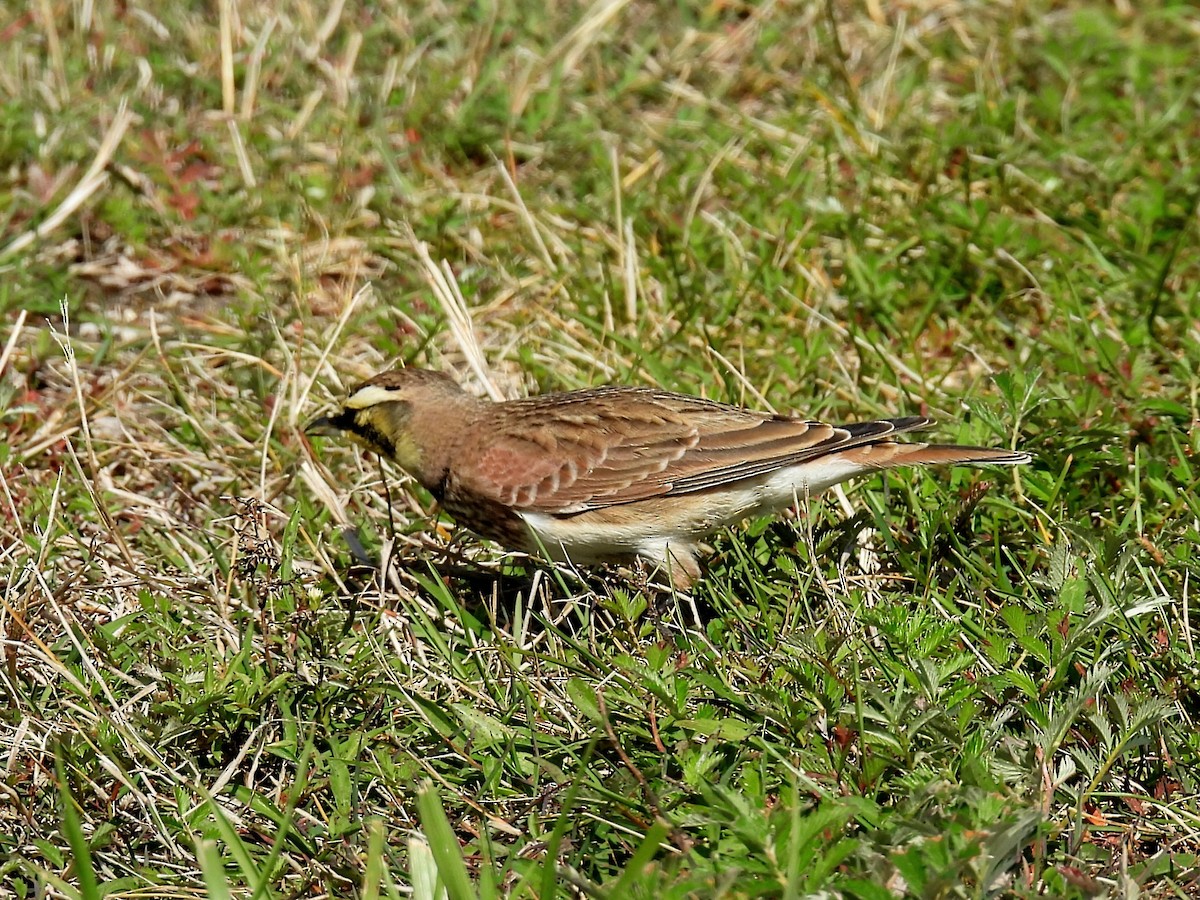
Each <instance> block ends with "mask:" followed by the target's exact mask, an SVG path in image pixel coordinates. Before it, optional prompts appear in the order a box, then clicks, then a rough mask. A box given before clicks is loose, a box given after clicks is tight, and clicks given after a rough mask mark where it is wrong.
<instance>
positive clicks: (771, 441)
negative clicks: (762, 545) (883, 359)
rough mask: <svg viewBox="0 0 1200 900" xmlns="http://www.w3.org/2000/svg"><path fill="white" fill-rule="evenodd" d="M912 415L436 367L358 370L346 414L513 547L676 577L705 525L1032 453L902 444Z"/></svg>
mask: <svg viewBox="0 0 1200 900" xmlns="http://www.w3.org/2000/svg"><path fill="white" fill-rule="evenodd" d="M932 424H933V420H932V419H927V418H925V417H923V416H906V417H902V418H897V419H882V420H879V421H875V422H858V423H854V424H851V425H840V426H834V425H827V424H825V423H823V422H816V421H812V420H809V419H802V418H798V417H795V416H786V415H772V414H770V413H763V412H756V411H754V410H750V409H742V408H740V407H736V406H729V405H726V404H724V403H714V402H712V401H710V400H701V399H699V398H697V397H688V396H685V395H682V394H673V393H668V392H667V391H660V390H654V389H652V388H640V387H601V388H595V389H592V390H583V391H571V392H568V393H562V394H544V395H542V396H538V397H530V398H528V399H526V400H512V401H508V402H504V403H493V402H491V401H488V400H482V399H479V398H477V397H474V396H472V395H471V394H468V393H467V392H466V391H464V390H463V389H462V388H461V387H459V386H458V384H456V383H455V382H454V381H453V380H452V379H450V378H449V377H447V376H446V375H443V374H441V373H438V372H431V371H428V370H425V369H397V370H395V371H391V372H385V373H383V374H381V375H377V376H375V377H374V378H372V379H370V380H369V381H367V382H364V383H363V384H361V385H359V386H358V387H357V388H355V389H354V391H353V392H351V394H350V396H349V397H348V398H347V399H346V401H345V403H344V405H343V407H342V409H341V411H340V412H338V413H337V414H336V415H333V416H328V417H322V418H320V419H317V420H316V421H314V422H313V423H311V424H310V425H309V426H308V429H307V431H308V432H309V433H310V434H313V433H325V434H330V433H339V432H344V433H345V434H346V435H347V436H348V437H350V438H351V439H352V440H354V441H356V442H357V443H359V444H361V445H362V446H364V447H366V448H367V449H369V450H373V451H374V452H376V453H378V454H381V455H382V456H386V457H388V458H389V459H392V460H394V461H395V462H396V463H398V464H399V465H400V467H401V468H403V469H404V470H406V471H407V472H408V473H409V474H410V475H412V476H413V477H414V478H415V479H416V480H417V482H418V483H420V484H421V486H422V487H424V488H425V489H426V490H428V491H429V492H430V493H431V494H432V495H433V496H434V498H435V499H437V500H438V501H439V502H440V503H441V505H442V507H443V508H444V509H445V510H446V511H447V512H449V513H450V514H451V515H452V516H454V518H455V519H456V520H457V521H458V522H459V524H461V525H465V526H467V527H469V528H470V529H471V530H473V531H475V532H476V533H478V534H480V535H483V536H484V537H487V538H491V539H492V540H495V541H497V542H498V543H500V544H502V545H504V546H505V547H509V548H513V549H519V550H524V551H527V552H531V553H538V552H544V553H547V554H549V555H550V556H551V557H552V558H554V559H558V560H569V561H571V562H573V563H579V564H585V565H586V564H589V563H598V562H629V561H631V560H634V559H636V558H639V557H640V558H641V559H643V560H645V561H647V562H649V563H651V564H652V565H654V566H658V567H662V568H663V569H665V570H666V571H667V572H668V573H669V576H670V578H671V581H672V583H673V584H674V586H675V587H677V588H680V589H684V588H687V587H689V586H690V585H691V584H692V583H693V582H694V581H695V580H696V579H697V578H698V577H699V575H700V565H699V563H698V561H697V553H698V551H699V550H700V548H701V543H700V542H701V540H702V538H703V537H704V536H705V535H708V534H710V533H711V532H713V531H715V530H717V529H718V528H720V527H722V526H725V525H731V524H734V523H737V522H740V521H742V520H743V519H746V518H748V517H751V516H759V515H766V514H770V513H775V512H779V511H781V510H783V509H785V508H787V507H789V506H791V505H792V504H793V503H795V501H796V499H797V498H803V497H807V496H813V495H816V494H818V493H820V492H821V491H823V490H825V489H826V488H829V487H831V486H833V485H835V484H838V483H839V482H842V481H845V480H846V479H848V478H853V477H854V476H855V475H859V474H861V473H864V472H873V471H875V470H877V469H887V468H891V467H893V466H917V465H931V464H951V465H962V464H966V465H977V464H988V465H1019V464H1022V463H1027V462H1029V460H1030V456H1029V454H1028V453H1021V452H1017V451H1010V450H992V449H988V448H985V447H961V446H956V445H952V444H923V443H903V442H899V441H896V440H895V437H896V436H897V435H900V434H904V433H906V432H909V431H917V430H919V429H922V428H928V427H929V426H930V425H932Z"/></svg>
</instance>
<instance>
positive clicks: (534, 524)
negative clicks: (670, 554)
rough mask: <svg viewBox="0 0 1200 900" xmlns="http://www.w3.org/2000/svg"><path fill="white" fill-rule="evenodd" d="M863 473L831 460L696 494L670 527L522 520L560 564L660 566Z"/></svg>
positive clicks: (526, 515) (642, 520)
mask: <svg viewBox="0 0 1200 900" xmlns="http://www.w3.org/2000/svg"><path fill="white" fill-rule="evenodd" d="M863 471H865V469H864V467H863V466H862V465H861V464H859V463H855V462H851V461H849V460H846V459H844V458H842V457H840V456H838V455H837V454H836V453H835V454H831V455H829V456H827V457H824V458H822V459H819V460H814V461H812V462H807V463H803V464H801V465H798V466H791V467H789V468H786V469H780V470H779V471H777V472H772V473H770V474H768V475H762V476H760V477H758V478H754V479H748V480H747V481H745V482H743V483H742V484H740V485H737V486H736V487H735V486H732V485H731V486H727V487H726V488H724V489H723V490H720V491H708V492H704V491H700V492H697V493H695V494H692V495H690V497H689V499H691V500H692V502H693V505H692V506H691V508H690V509H688V510H687V513H686V514H685V515H681V516H680V517H679V518H675V519H672V520H670V521H666V520H663V519H659V518H655V517H653V516H650V515H646V516H642V517H633V516H617V517H615V518H617V521H615V522H614V521H609V522H602V521H596V518H597V517H596V516H595V515H594V514H589V513H583V514H581V515H577V516H569V517H559V516H555V515H550V514H547V513H538V512H531V511H529V510H523V511H520V512H519V515H520V516H521V519H522V520H523V521H524V522H525V525H526V527H527V528H528V529H529V531H530V533H531V535H532V536H533V537H532V539H531V547H530V549H534V550H536V549H538V545H539V544H540V545H541V547H544V548H545V551H546V553H548V554H549V555H550V556H551V557H553V558H555V559H559V560H570V561H571V562H575V563H579V564H582V565H587V564H589V563H595V562H603V561H605V560H610V559H612V558H613V557H617V556H623V555H633V554H637V555H639V556H642V557H645V558H647V559H652V560H657V561H660V562H661V561H663V560H665V559H666V555H667V548H668V547H674V548H675V549H677V550H683V551H686V552H693V551H694V550H695V548H696V545H697V543H698V542H699V541H700V539H701V538H703V537H704V536H705V535H708V534H711V533H712V532H713V531H716V530H717V529H718V528H721V527H723V526H725V525H735V524H737V523H738V522H741V521H742V520H743V519H747V518H752V517H754V516H766V515H770V514H772V513H776V512H779V511H780V510H783V509H787V508H788V507H789V506H792V505H794V504H795V502H796V501H797V500H803V499H804V498H805V497H813V496H816V495H817V494H819V493H821V492H822V491H824V490H826V489H828V488H830V487H832V486H833V485H835V484H838V483H839V482H842V481H845V480H846V479H847V478H852V477H854V476H855V475H858V474H861V473H862V472H863ZM678 512H680V513H682V512H683V511H682V510H679V511H678Z"/></svg>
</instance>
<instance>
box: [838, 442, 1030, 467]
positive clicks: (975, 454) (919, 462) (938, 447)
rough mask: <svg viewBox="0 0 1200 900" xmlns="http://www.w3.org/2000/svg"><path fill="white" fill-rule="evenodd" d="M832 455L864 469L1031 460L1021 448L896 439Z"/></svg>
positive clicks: (1018, 463) (1022, 463)
mask: <svg viewBox="0 0 1200 900" xmlns="http://www.w3.org/2000/svg"><path fill="white" fill-rule="evenodd" d="M835 455H836V456H837V457H839V458H840V459H843V460H845V461H846V462H848V463H852V464H856V465H860V466H862V467H863V468H864V469H891V468H894V467H896V466H964V465H965V466H971V465H983V466H1022V465H1025V464H1026V463H1028V462H1031V461H1032V460H1033V457H1032V456H1030V455H1029V454H1028V453H1025V452H1023V451H1020V450H997V449H995V448H991V447H964V446H959V445H957V444H901V443H897V442H895V441H878V442H876V443H873V444H864V445H862V446H859V447H852V448H850V449H848V450H843V451H841V452H840V453H837V454H835Z"/></svg>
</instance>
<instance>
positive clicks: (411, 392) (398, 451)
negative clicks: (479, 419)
mask: <svg viewBox="0 0 1200 900" xmlns="http://www.w3.org/2000/svg"><path fill="white" fill-rule="evenodd" d="M464 402H466V403H475V402H478V401H475V400H474V398H472V397H470V395H469V394H467V393H466V392H465V391H463V389H462V388H461V387H459V386H458V384H457V383H456V382H455V381H454V380H453V379H451V378H450V377H448V376H446V375H443V374H442V373H440V372H431V371H429V370H428V369H395V370H393V371H391V372H384V373H383V374H382V375H376V376H375V377H374V378H371V379H369V380H368V381H364V382H363V383H362V384H360V385H359V386H358V387H356V388H354V390H352V391H351V392H350V395H349V396H348V397H347V398H346V399H345V401H344V402H343V403H342V408H341V410H340V411H339V412H337V413H335V414H334V415H331V416H321V417H320V418H319V419H315V420H313V421H312V422H310V423H309V424H308V426H307V427H306V428H305V429H304V431H305V433H306V434H317V435H334V436H340V435H343V434H344V435H345V436H347V437H349V438H350V440H352V441H354V442H355V443H356V444H359V445H360V446H362V447H365V448H366V449H368V450H371V451H373V452H375V453H378V454H380V455H381V456H386V457H388V458H389V459H391V460H394V461H395V462H396V463H397V464H398V465H399V466H400V467H401V468H402V469H405V470H406V471H408V472H410V473H413V474H418V473H420V472H421V470H422V463H423V462H424V455H425V448H426V446H427V444H428V440H427V438H428V435H426V434H423V433H421V432H423V431H425V430H426V426H427V425H428V423H430V422H431V421H433V420H434V418H436V417H438V416H439V415H454V413H455V411H456V408H457V407H461V406H463V404H464Z"/></svg>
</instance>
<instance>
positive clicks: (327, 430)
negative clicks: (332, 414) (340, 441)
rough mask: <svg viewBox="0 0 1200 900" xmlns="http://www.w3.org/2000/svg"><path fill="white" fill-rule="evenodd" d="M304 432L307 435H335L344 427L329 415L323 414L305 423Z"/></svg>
mask: <svg viewBox="0 0 1200 900" xmlns="http://www.w3.org/2000/svg"><path fill="white" fill-rule="evenodd" d="M304 433H305V434H307V435H320V436H321V437H335V436H337V435H339V434H341V433H342V429H341V428H339V427H338V424H337V422H335V421H333V419H331V418H329V416H321V417H320V418H317V419H313V420H312V421H311V422H309V423H308V424H307V425H305V426H304Z"/></svg>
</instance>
